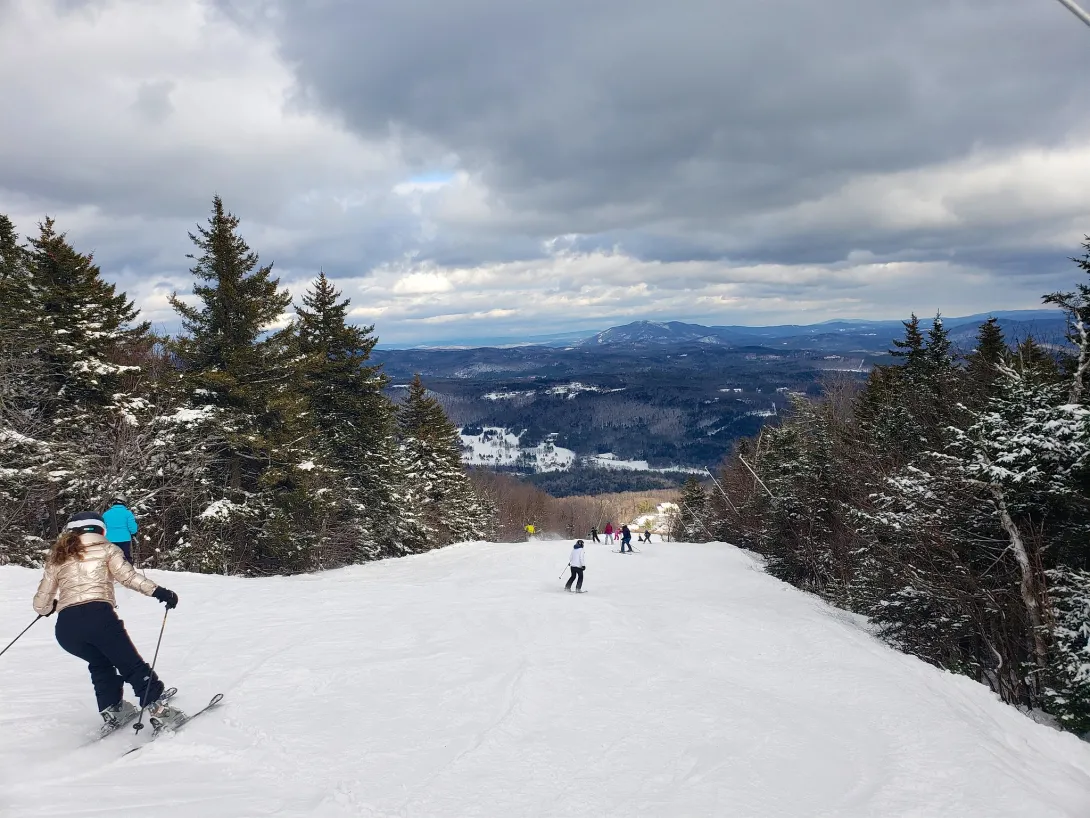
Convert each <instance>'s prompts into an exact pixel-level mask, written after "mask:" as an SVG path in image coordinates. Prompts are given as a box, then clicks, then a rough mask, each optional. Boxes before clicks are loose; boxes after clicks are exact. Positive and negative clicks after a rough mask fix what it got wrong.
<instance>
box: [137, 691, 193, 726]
mask: <svg viewBox="0 0 1090 818" xmlns="http://www.w3.org/2000/svg"><path fill="white" fill-rule="evenodd" d="M168 692H169V691H168ZM171 698H173V697H172V696H161V697H160V698H158V699H156V700H155V701H153V702H151V703H150V704H148V706H147V710H148V719H149V721H151V726H152V728H153V729H154V731H155V733H160V732H162V731H163V730H174V729H175V728H177V727H180V726H181V725H182V723H183V722H184V721H186V719H188V718H189V716H187V715H186V714H185V713H183V712H182V711H181V710H179V709H178V708H177V707H172V706H171V705H169V704H167V702H169V701H170V699H171Z"/></svg>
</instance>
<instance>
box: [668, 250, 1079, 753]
mask: <svg viewBox="0 0 1090 818" xmlns="http://www.w3.org/2000/svg"><path fill="white" fill-rule="evenodd" d="M1083 249H1084V251H1085V252H1084V255H1083V256H1082V257H1081V258H1079V259H1076V260H1075V261H1076V262H1077V263H1078V266H1079V267H1080V268H1081V269H1082V270H1083V271H1084V272H1085V273H1088V274H1090V238H1088V239H1087V243H1086V244H1084V246H1083ZM1044 300H1045V301H1046V302H1047V303H1049V304H1054V305H1056V306H1058V307H1059V308H1061V309H1062V310H1063V311H1064V313H1065V314H1066V316H1067V318H1068V322H1069V328H1070V344H1069V345H1068V346H1066V347H1062V348H1061V347H1056V346H1049V347H1045V346H1042V345H1041V344H1038V343H1037V342H1035V341H1034V340H1033V339H1032V338H1029V339H1025V340H1023V341H1022V342H1021V343H1019V344H1017V345H1016V346H1015V347H1014V348H1013V349H1012V348H1011V347H1010V346H1009V345H1008V343H1007V342H1006V340H1005V339H1004V337H1003V333H1002V331H1001V329H1000V328H999V326H998V325H997V323H996V322H995V321H994V320H992V321H988V322H986V323H984V324H983V325H982V326H980V327H979V330H978V336H977V343H976V345H975V349H974V350H973V351H972V352H971V353H970V354H969V355H967V356H965V357H961V356H958V355H956V354H955V353H954V351H953V349H952V347H951V344H950V339H949V337H948V333H947V330H946V328H945V327H944V326H943V323H942V321H941V320H938V319H936V320H935V321H934V322H933V323H932V324H931V325H930V326H929V327H925V326H922V325H921V324H920V322H919V321H918V320H917V319H916V318H915V317H913V319H912V320H910V321H908V322H906V323H905V328H904V337H903V338H902V339H901V340H899V341H897V342H896V343H895V348H894V349H893V350H892V351H891V354H892V355H893V356H894V357H895V358H896V364H895V365H887V366H879V367H876V368H875V369H874V370H873V371H872V372H871V373H870V376H869V378H868V380H867V382H866V384H865V385H864V386H863V387H862V388H858V387H857V385H856V384H853V383H851V382H848V381H841V382H839V383H830V384H829V386H828V388H827V389H826V394H825V396H824V397H823V398H822V399H820V400H815V399H811V398H808V397H805V396H802V395H794V396H792V408H791V412H790V413H789V415H788V417H787V418H786V419H782V422H780V423H778V424H777V425H775V426H772V427H769V428H767V429H765V430H764V431H763V433H762V434H760V435H759V436H756V437H753V438H749V439H745V440H742V441H740V442H739V443H738V445H737V446H736V448H735V451H734V452H733V454H732V456H731V457H730V458H729V459H728V460H727V462H726V464H725V465H724V466H723V467H722V469H721V470H720V474H719V477H718V480H717V481H716V483H715V484H714V485H711V484H709V485H708V486H702V485H700V484H699V483H697V482H696V481H695V480H694V481H691V482H690V483H689V484H688V485H686V487H685V490H684V492H683V495H682V499H681V504H680V505H681V515H680V517H679V518H678V520H677V528H678V530H677V531H676V532H675V535H676V536H678V537H680V538H683V539H689V540H694V539H695V540H707V539H722V540H727V541H731V542H736V543H739V544H744V545H746V546H748V547H749V548H751V549H753V550H754V551H757V552H758V553H760V554H762V555H764V556H765V557H766V559H767V561H768V566H769V570H770V571H772V572H773V573H774V574H775V575H776V576H779V577H781V578H783V579H785V580H787V581H789V582H791V583H793V584H795V585H798V586H799V587H802V588H805V589H807V590H810V591H813V592H814V593H817V594H819V595H821V596H822V597H824V598H825V599H828V600H830V601H831V602H834V603H835V604H837V605H840V606H842V607H844V608H848V609H850V610H852V611H856V612H858V613H861V614H864V615H866V616H868V617H870V619H871V621H872V622H873V623H874V624H875V625H876V626H877V627H878V628H879V629H880V632H881V633H882V634H883V636H884V637H885V638H886V639H887V640H888V641H889V642H891V643H892V644H894V645H896V646H898V647H901V648H902V649H904V650H906V651H908V652H910V653H913V654H915V655H917V656H920V657H922V658H924V659H926V660H927V661H929V662H932V663H934V664H936V665H939V666H940V667H944V668H947V669H949V670H952V671H955V672H958V673H963V674H965V675H968V676H971V677H973V678H975V679H977V680H979V681H981V682H983V683H985V684H987V685H989V686H990V687H991V688H992V689H993V690H995V691H996V692H997V693H998V694H999V695H1000V696H1002V697H1003V698H1004V699H1005V700H1006V701H1008V702H1012V703H1017V704H1019V705H1023V706H1027V707H1033V708H1039V709H1043V710H1045V711H1047V712H1049V713H1051V714H1053V715H1054V716H1055V717H1056V718H1057V719H1058V720H1059V722H1060V723H1061V724H1062V725H1064V726H1066V727H1068V728H1070V729H1073V730H1076V731H1080V732H1081V731H1087V730H1090V646H1088V640H1090V472H1088V468H1087V467H1088V461H1090V426H1088V422H1090V421H1088V418H1090V391H1088V388H1090V384H1088V383H1087V377H1088V372H1090V283H1088V282H1087V281H1085V280H1084V281H1082V282H1080V283H1078V285H1077V286H1076V288H1075V289H1074V291H1072V292H1057V293H1051V294H1049V295H1047V296H1045V298H1044Z"/></svg>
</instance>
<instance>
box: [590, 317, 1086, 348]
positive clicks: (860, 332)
mask: <svg viewBox="0 0 1090 818" xmlns="http://www.w3.org/2000/svg"><path fill="white" fill-rule="evenodd" d="M993 316H994V317H995V318H998V319H999V324H1000V326H1001V327H1002V329H1003V332H1004V334H1005V335H1006V336H1007V339H1008V340H1009V341H1020V340H1022V339H1023V338H1025V337H1026V336H1027V335H1033V336H1034V337H1036V338H1038V339H1039V340H1041V341H1044V342H1046V343H1055V342H1060V341H1062V339H1063V336H1064V333H1065V331H1066V324H1065V321H1064V318H1063V315H1062V313H1061V312H1060V311H1059V310H996V311H995V312H991V313H978V314H976V315H965V316H958V317H954V318H947V317H943V323H944V325H945V326H946V328H947V330H948V331H949V333H950V337H951V340H952V341H953V342H955V343H956V344H958V345H959V346H965V345H966V344H967V343H971V342H972V340H973V339H974V338H975V337H976V333H977V328H978V327H979V326H980V324H982V323H983V322H984V321H986V320H988V318H990V317H993ZM930 322H931V319H930V318H927V317H923V318H921V323H922V324H924V326H927V325H929V324H930ZM903 332H904V323H903V321H899V320H888V321H887V320H883V321H863V320H853V319H834V320H830V321H824V322H822V323H820V324H783V325H777V326H766V327H746V326H704V325H702V324H688V323H684V322H682V321H664V322H661V321H634V322H632V323H630V324H624V325H623V326H618V327H611V328H609V329H607V330H604V331H602V332H599V333H596V334H595V335H591V336H589V337H587V338H583V339H581V340H578V341H576V342H575V343H574V344H572V346H574V347H576V348H586V347H600V346H628V347H654V346H666V345H675V344H693V343H698V344H717V345H727V346H735V347H737V346H769V347H787V348H789V349H799V348H803V347H818V348H823V349H845V348H860V349H873V348H875V347H876V346H883V347H884V346H888V345H889V343H890V341H892V339H894V338H898V337H900V336H901V335H902V334H903Z"/></svg>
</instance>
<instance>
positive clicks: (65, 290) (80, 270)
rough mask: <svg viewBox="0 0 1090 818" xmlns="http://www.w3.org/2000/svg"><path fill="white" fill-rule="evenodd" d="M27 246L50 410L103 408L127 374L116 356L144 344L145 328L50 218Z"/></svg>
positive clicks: (132, 308) (128, 304)
mask: <svg viewBox="0 0 1090 818" xmlns="http://www.w3.org/2000/svg"><path fill="white" fill-rule="evenodd" d="M30 245H31V247H30V251H29V254H28V261H29V264H30V272H31V292H32V295H33V297H34V299H35V300H36V302H37V305H38V314H39V316H40V318H39V321H40V323H41V325H42V331H43V335H44V337H45V345H44V348H43V350H42V354H43V355H42V357H43V360H44V362H45V364H46V366H47V367H48V369H49V372H50V374H51V376H52V377H53V379H54V383H55V385H56V388H55V400H54V401H53V405H54V409H55V410H56V409H59V408H60V407H62V406H67V407H69V408H78V410H82V411H90V410H92V409H95V408H101V407H104V406H107V405H108V404H109V403H110V402H111V400H112V396H113V395H114V394H115V393H117V392H118V391H120V389H121V380H122V376H123V375H124V374H125V373H126V372H127V371H129V368H128V367H126V366H125V365H123V364H119V363H117V362H116V358H117V357H118V355H119V353H120V352H121V351H122V350H123V349H124V348H125V347H126V346H130V345H132V344H135V343H140V342H143V341H144V340H145V339H146V336H147V333H148V330H149V328H150V325H149V324H148V323H147V322H143V323H139V324H133V323H132V322H134V321H135V320H136V317H137V310H136V308H135V306H133V302H132V301H130V300H129V299H128V298H127V296H126V295H125V293H118V292H117V291H116V288H115V287H114V285H113V284H110V283H108V282H107V281H105V280H104V279H103V278H102V275H101V271H100V270H99V268H98V265H96V264H95V263H94V259H93V257H92V256H91V255H85V254H83V253H79V252H77V251H76V250H75V249H74V248H73V247H72V245H71V244H69V243H68V240H67V237H66V236H65V235H64V234H63V233H57V231H56V230H55V229H54V222H53V220H52V219H46V220H45V221H44V222H42V223H41V225H40V234H39V235H38V237H37V238H34V239H31V240H30ZM68 422H74V423H78V422H79V421H78V420H76V419H75V418H72V417H69V419H68Z"/></svg>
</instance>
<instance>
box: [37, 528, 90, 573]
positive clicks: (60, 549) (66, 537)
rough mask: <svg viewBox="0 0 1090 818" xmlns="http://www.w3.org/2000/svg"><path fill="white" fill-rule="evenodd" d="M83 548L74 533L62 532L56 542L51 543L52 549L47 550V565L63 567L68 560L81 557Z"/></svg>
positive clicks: (77, 535) (81, 542)
mask: <svg viewBox="0 0 1090 818" xmlns="http://www.w3.org/2000/svg"><path fill="white" fill-rule="evenodd" d="M84 547H85V546H84V544H83V540H81V539H80V537H79V534H77V533H76V532H75V531H62V532H61V535H60V536H59V537H57V541H56V542H55V543H53V547H52V548H51V549H49V557H47V558H46V562H47V563H48V564H49V565H63V564H64V563H66V562H68V561H69V560H72V559H78V558H79V557H81V556H83V549H84Z"/></svg>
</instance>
